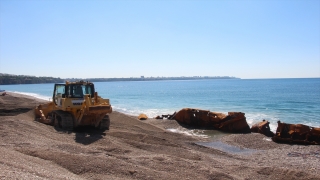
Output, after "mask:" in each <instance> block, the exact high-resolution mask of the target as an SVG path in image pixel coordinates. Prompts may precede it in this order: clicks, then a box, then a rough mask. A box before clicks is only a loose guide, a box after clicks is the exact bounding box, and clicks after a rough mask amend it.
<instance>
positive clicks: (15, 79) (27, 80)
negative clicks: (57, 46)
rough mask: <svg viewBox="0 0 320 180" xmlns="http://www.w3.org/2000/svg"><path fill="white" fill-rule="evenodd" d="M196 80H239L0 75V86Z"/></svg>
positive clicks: (186, 77) (221, 77)
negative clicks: (78, 82)
mask: <svg viewBox="0 0 320 180" xmlns="http://www.w3.org/2000/svg"><path fill="white" fill-rule="evenodd" d="M198 79H240V78H236V77H230V76H191V77H188V76H180V77H144V76H141V77H130V78H85V79H84V78H66V79H61V78H54V77H36V76H27V75H13V74H4V73H0V85H5V84H42V83H63V82H65V81H90V82H108V81H160V80H198Z"/></svg>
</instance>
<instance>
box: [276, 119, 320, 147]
mask: <svg viewBox="0 0 320 180" xmlns="http://www.w3.org/2000/svg"><path fill="white" fill-rule="evenodd" d="M272 140H273V141H275V142H280V143H294V144H318V145H319V144H320V128H315V127H310V126H307V125H303V124H288V123H281V122H280V121H278V127H277V131H276V134H275V136H274V137H272Z"/></svg>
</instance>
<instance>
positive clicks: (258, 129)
mask: <svg viewBox="0 0 320 180" xmlns="http://www.w3.org/2000/svg"><path fill="white" fill-rule="evenodd" d="M269 124H270V122H269V121H267V120H262V122H259V123H257V124H254V125H253V126H252V127H251V132H255V133H260V134H263V135H265V136H268V137H273V136H274V133H273V132H272V131H271V129H270V126H269Z"/></svg>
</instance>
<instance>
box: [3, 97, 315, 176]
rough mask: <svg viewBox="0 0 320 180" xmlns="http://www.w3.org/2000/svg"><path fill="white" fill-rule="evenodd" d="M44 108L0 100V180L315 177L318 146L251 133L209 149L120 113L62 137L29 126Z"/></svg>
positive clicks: (163, 124)
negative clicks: (106, 125) (105, 124)
mask: <svg viewBox="0 0 320 180" xmlns="http://www.w3.org/2000/svg"><path fill="white" fill-rule="evenodd" d="M44 102H45V101H43V100H39V99H36V98H33V97H28V96H24V95H20V94H14V93H11V92H9V93H8V95H7V96H0V136H1V138H0V156H1V158H0V179H148V180H149V179H157V180H158V179H320V146H317V145H312V146H304V145H287V144H277V143H274V142H273V141H271V140H270V138H267V137H265V136H264V135H261V134H256V133H252V134H229V135H225V136H219V137H218V138H215V139H214V141H215V143H212V141H213V139H210V138H205V137H202V136H190V135H186V134H182V133H175V132H171V131H170V130H168V129H179V128H181V126H180V125H179V124H178V123H177V122H176V121H172V120H156V119H148V120H144V121H140V120H138V119H137V118H136V117H134V116H129V115H126V114H122V113H119V112H113V113H112V114H110V120H111V125H110V130H107V131H104V132H99V131H96V130H94V129H88V130H81V131H74V132H69V133H68V132H63V131H61V130H58V129H55V128H54V127H52V126H49V125H45V124H41V123H39V122H36V121H34V115H33V111H32V109H33V108H34V107H35V106H36V105H38V104H39V103H44ZM218 134H219V133H218ZM201 143H207V144H201ZM210 143H212V144H210ZM228 148H229V149H228ZM230 149H231V150H230Z"/></svg>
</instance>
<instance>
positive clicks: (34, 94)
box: [12, 91, 51, 101]
mask: <svg viewBox="0 0 320 180" xmlns="http://www.w3.org/2000/svg"><path fill="white" fill-rule="evenodd" d="M12 92H13V93H16V94H21V95H26V96H31V97H35V98H38V99H43V100H46V101H50V99H51V97H49V96H43V95H40V94H36V93H28V92H18V91H12Z"/></svg>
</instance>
